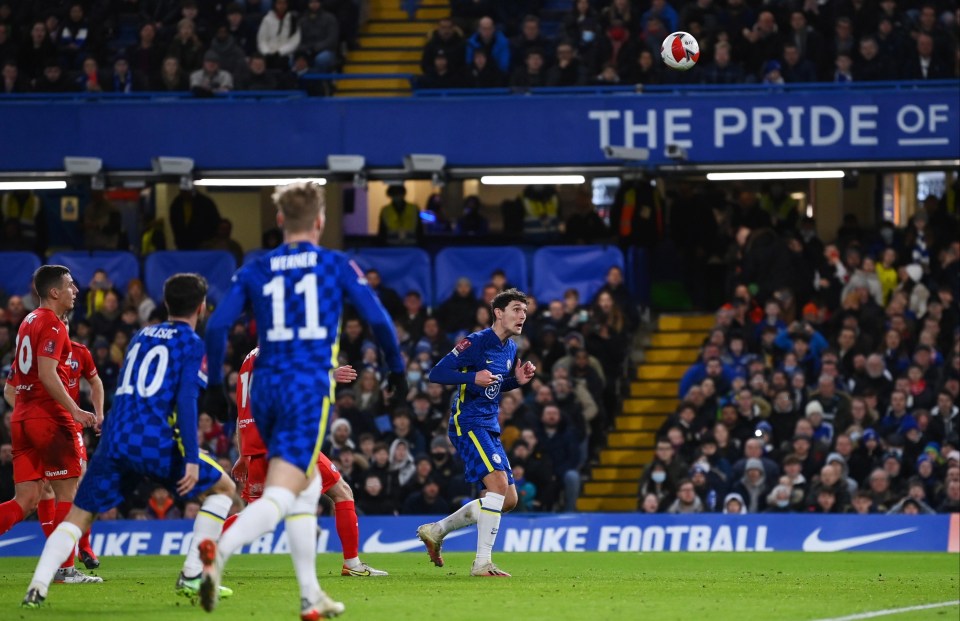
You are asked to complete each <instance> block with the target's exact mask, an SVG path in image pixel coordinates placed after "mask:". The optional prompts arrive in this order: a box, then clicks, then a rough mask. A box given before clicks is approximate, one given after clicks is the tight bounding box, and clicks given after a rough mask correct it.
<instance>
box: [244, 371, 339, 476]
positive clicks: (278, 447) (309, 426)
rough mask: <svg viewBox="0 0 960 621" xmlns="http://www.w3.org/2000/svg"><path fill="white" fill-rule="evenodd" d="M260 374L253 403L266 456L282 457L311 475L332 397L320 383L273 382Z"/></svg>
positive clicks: (253, 394)
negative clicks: (261, 377) (263, 378)
mask: <svg viewBox="0 0 960 621" xmlns="http://www.w3.org/2000/svg"><path fill="white" fill-rule="evenodd" d="M261 376H262V373H261ZM259 377H260V376H258V375H257V374H256V373H255V374H254V380H253V384H252V385H251V387H250V405H251V411H252V413H253V420H254V421H255V422H256V423H257V429H258V430H259V431H260V437H261V438H263V444H264V445H265V446H266V447H267V457H268V458H269V459H273V458H274V457H279V458H281V459H283V460H284V461H285V462H287V463H289V464H292V465H294V466H296V467H297V468H299V469H300V470H303V471H304V472H305V473H306V474H307V476H308V477H309V476H312V475H313V472H314V469H315V468H316V465H317V457H318V455H319V454H320V445H321V444H322V443H323V432H324V430H325V429H326V427H327V417H328V415H329V413H330V399H329V397H328V396H326V395H325V394H324V392H323V387H322V386H319V385H313V386H311V387H309V388H307V387H297V386H293V385H289V384H288V385H278V384H270V383H267V382H265V381H258V378H259Z"/></svg>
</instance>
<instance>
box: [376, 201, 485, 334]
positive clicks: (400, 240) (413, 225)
mask: <svg viewBox="0 0 960 621" xmlns="http://www.w3.org/2000/svg"><path fill="white" fill-rule="evenodd" d="M406 196H407V188H406V187H404V185H403V184H402V183H397V184H391V185H388V186H387V197H388V198H389V199H390V202H389V203H387V204H386V205H384V206H383V208H381V210H380V229H379V238H380V242H381V243H384V244H387V245H388V246H413V245H418V244H419V243H420V240H421V239H422V238H423V226H422V224H421V222H420V210H419V209H418V208H417V206H416V205H414V204H413V203H411V202H408V201H407V200H406ZM472 310H473V309H471V315H472ZM471 322H472V319H471ZM471 325H472V323H471Z"/></svg>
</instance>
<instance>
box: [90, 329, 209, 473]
mask: <svg viewBox="0 0 960 621" xmlns="http://www.w3.org/2000/svg"><path fill="white" fill-rule="evenodd" d="M118 377H119V378H120V379H119V384H118V386H117V392H116V396H115V397H114V399H113V407H112V408H111V410H110V413H109V414H108V415H107V416H106V417H105V420H104V427H103V440H102V447H103V448H105V449H106V451H107V454H108V455H123V456H127V457H130V458H132V459H135V460H136V459H139V460H142V461H144V462H156V461H162V460H166V459H169V458H170V457H171V456H173V455H175V454H179V455H181V456H182V457H183V458H184V461H186V462H187V463H199V461H200V459H199V446H198V443H197V400H198V398H199V394H200V390H201V389H203V388H205V387H206V385H207V369H206V362H205V359H204V347H203V340H202V339H201V338H200V337H199V336H198V335H197V333H196V332H194V331H193V329H192V328H191V327H190V326H189V325H188V324H186V323H184V322H181V321H167V322H164V323H161V324H158V325H155V326H148V327H146V328H143V329H142V330H140V332H138V333H137V335H136V336H135V337H134V338H133V340H132V341H131V342H130V346H129V347H128V348H127V355H126V358H125V359H124V361H123V367H122V368H121V369H120V373H119V376H118ZM98 452H99V451H98Z"/></svg>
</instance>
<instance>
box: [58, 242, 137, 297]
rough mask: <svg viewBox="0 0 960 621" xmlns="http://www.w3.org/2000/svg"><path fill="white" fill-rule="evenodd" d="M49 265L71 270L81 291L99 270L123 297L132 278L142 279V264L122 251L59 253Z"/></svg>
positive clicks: (131, 255)
mask: <svg viewBox="0 0 960 621" xmlns="http://www.w3.org/2000/svg"><path fill="white" fill-rule="evenodd" d="M47 263H49V264H52V265H63V266H66V267H68V268H70V273H71V274H73V280H74V281H76V283H77V287H79V288H80V289H81V290H83V289H86V288H87V285H88V284H89V283H90V280H91V279H92V278H93V273H94V272H96V271H97V270H103V271H105V272H106V273H107V276H108V277H109V278H110V281H111V282H113V287H114V288H115V289H116V290H117V291H118V292H119V293H120V295H121V296H122V295H124V294H126V292H127V283H129V282H130V279H131V278H140V262H139V261H138V260H137V257H135V256H134V255H133V254H132V253H130V252H124V251H121V250H94V251H92V252H85V251H72V252H58V253H56V254H54V255H51V256H50V259H49V260H48V261H47Z"/></svg>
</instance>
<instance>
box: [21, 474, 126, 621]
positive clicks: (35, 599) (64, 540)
mask: <svg viewBox="0 0 960 621" xmlns="http://www.w3.org/2000/svg"><path fill="white" fill-rule="evenodd" d="M122 484H123V480H122V475H121V469H120V464H118V462H117V461H116V460H114V459H111V458H108V457H107V456H106V455H98V459H94V460H93V462H92V463H91V465H90V476H89V477H86V478H85V479H84V480H83V483H82V484H81V485H80V488H79V489H78V490H77V493H76V497H75V498H74V506H73V507H72V508H71V509H70V512H69V513H68V514H67V516H66V518H65V519H64V521H63V522H61V523H60V525H58V526H57V528H56V530H54V531H53V534H52V535H50V537H49V538H48V539H47V543H46V545H45V546H44V547H43V553H42V554H41V555H40V560H39V561H38V562H37V569H36V571H35V572H34V574H33V579H32V580H31V582H30V586H29V587H28V589H27V595H26V597H25V598H24V600H23V604H22V605H23V606H25V607H28V608H35V607H37V606H39V605H40V603H42V602H43V600H44V599H45V598H46V597H47V589H48V588H49V586H50V582H52V581H53V578H54V574H55V573H57V571H58V569H57V567H58V566H59V565H60V564H61V563H62V562H63V559H65V558H67V556H69V555H70V554H71V553H72V552H73V550H74V548H75V547H76V544H77V540H79V539H80V535H81V534H82V533H83V532H84V531H85V530H88V529H89V528H90V524H92V523H93V519H94V516H95V515H96V514H97V513H100V512H102V511H106V510H108V509H111V508H113V507H115V506H117V505H118V504H120V502H121V501H122V500H123V492H122V489H123V485H122ZM78 573H79V572H78ZM87 578H89V579H90V580H89V581H91V582H103V580H102V579H101V578H97V577H96V576H87Z"/></svg>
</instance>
